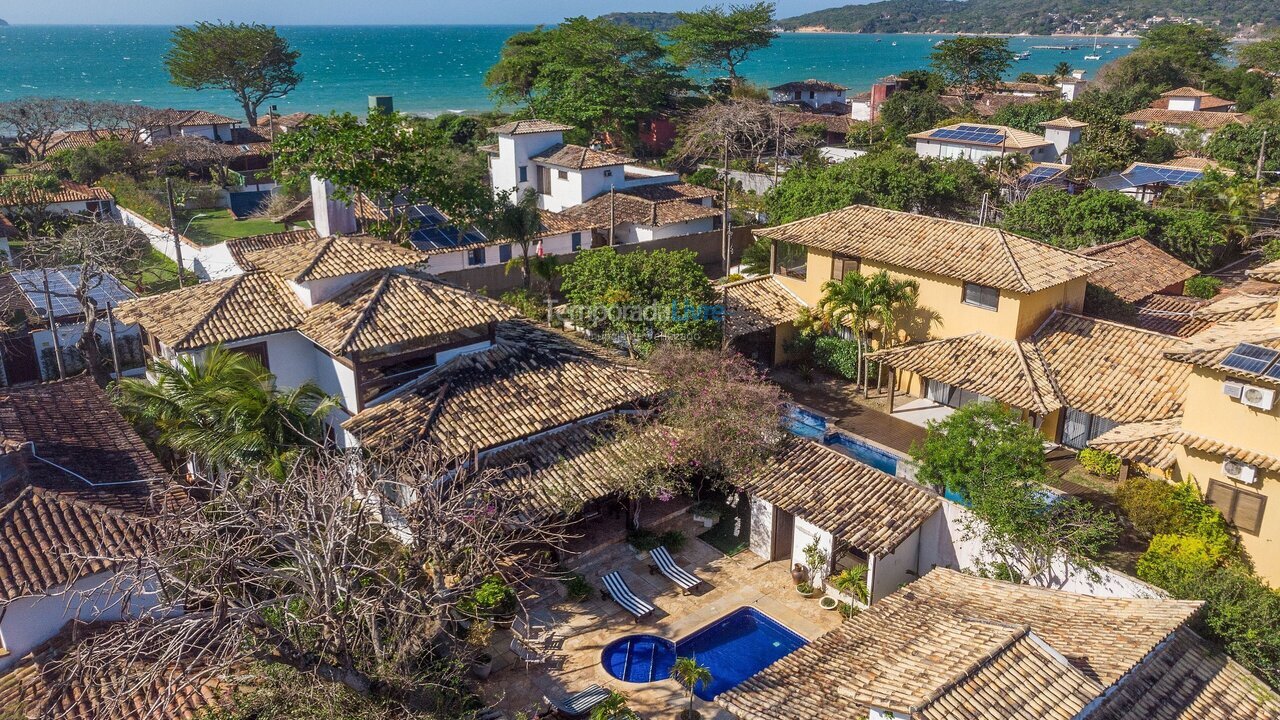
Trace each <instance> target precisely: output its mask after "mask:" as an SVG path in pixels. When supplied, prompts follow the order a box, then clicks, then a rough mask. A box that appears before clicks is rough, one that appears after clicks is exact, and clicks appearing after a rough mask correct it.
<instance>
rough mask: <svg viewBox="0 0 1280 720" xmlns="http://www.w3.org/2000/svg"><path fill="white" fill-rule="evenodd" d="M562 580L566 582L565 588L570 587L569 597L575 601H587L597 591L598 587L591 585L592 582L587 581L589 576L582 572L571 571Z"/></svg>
mask: <svg viewBox="0 0 1280 720" xmlns="http://www.w3.org/2000/svg"><path fill="white" fill-rule="evenodd" d="M560 582H562V583H564V585H565V588H567V589H568V591H569V599H570V600H572V601H573V602H586V601H587V600H590V599H591V597H592V596H593V595H595V592H596V589H595V588H593V587H591V583H589V582H587V578H586V577H584V576H583V574H582V573H571V574H570V575H569V576H568V577H566V578H563V579H562V580H561V581H560Z"/></svg>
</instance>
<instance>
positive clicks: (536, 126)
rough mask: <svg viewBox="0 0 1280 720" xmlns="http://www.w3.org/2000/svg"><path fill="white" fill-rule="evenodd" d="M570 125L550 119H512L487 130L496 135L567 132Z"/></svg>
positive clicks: (570, 128) (571, 127)
mask: <svg viewBox="0 0 1280 720" xmlns="http://www.w3.org/2000/svg"><path fill="white" fill-rule="evenodd" d="M572 129H574V128H573V126H572V125H564V124H561V123H558V122H552V121H550V120H537V119H534V120H513V121H511V122H509V123H504V124H502V125H499V126H497V127H491V128H489V132H491V133H494V134H497V135H530V134H532V133H543V132H568V131H570V130H572Z"/></svg>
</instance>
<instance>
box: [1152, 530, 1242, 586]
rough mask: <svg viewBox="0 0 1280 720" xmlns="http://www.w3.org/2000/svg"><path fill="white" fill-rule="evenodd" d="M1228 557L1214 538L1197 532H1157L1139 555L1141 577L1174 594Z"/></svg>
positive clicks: (1215, 567) (1214, 568) (1209, 571)
mask: <svg viewBox="0 0 1280 720" xmlns="http://www.w3.org/2000/svg"><path fill="white" fill-rule="evenodd" d="M1225 560H1226V558H1225V557H1224V556H1223V554H1222V552H1221V548H1220V547H1218V546H1217V545H1216V544H1215V543H1213V542H1212V541H1210V540H1208V539H1206V538H1202V537H1200V536H1198V535H1156V536H1155V537H1153V538H1151V544H1150V545H1149V546H1147V551H1146V552H1144V553H1143V554H1142V557H1140V558H1138V567H1137V573H1138V577H1139V578H1141V579H1143V580H1146V581H1147V582H1149V583H1151V584H1153V585H1158V586H1160V587H1162V588H1164V589H1166V590H1168V591H1170V592H1172V593H1174V594H1175V595H1183V594H1186V593H1187V587H1188V585H1189V584H1191V583H1194V582H1196V580H1197V578H1200V577H1203V576H1205V575H1207V574H1209V573H1211V572H1213V571H1214V570H1216V569H1217V568H1218V567H1219V566H1220V565H1221V564H1222V563H1223V562H1224V561H1225Z"/></svg>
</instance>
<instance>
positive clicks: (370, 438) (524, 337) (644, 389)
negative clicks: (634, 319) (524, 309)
mask: <svg viewBox="0 0 1280 720" xmlns="http://www.w3.org/2000/svg"><path fill="white" fill-rule="evenodd" d="M657 392H658V386H657V383H656V381H655V380H653V378H652V377H651V376H650V375H649V374H648V373H647V372H646V371H644V370H642V369H640V368H637V367H635V366H633V365H630V364H629V363H626V362H624V361H622V360H619V359H615V358H613V357H611V356H609V355H608V354H606V352H605V351H603V350H601V349H598V348H595V347H589V346H586V345H584V344H580V343H578V342H574V341H572V340H570V339H568V338H565V337H563V336H561V335H558V334H556V333H553V332H550V331H547V330H543V329H540V328H538V327H536V326H534V325H532V324H529V323H526V322H521V321H514V322H510V323H504V324H503V325H501V326H499V328H498V336H497V341H496V343H495V344H494V346H493V347H492V348H490V349H489V350H486V351H483V352H476V353H470V354H466V355H461V356H459V357H456V358H454V359H453V360H450V361H449V362H447V363H445V364H444V365H441V366H440V367H439V368H437V369H436V370H435V371H434V372H432V373H430V374H428V375H425V376H423V377H422V378H421V379H420V380H418V381H416V382H415V383H414V384H413V385H411V386H410V387H409V388H408V389H407V390H404V391H401V392H399V393H398V394H397V395H395V396H394V397H392V398H391V399H389V400H387V401H385V402H383V403H380V404H377V405H374V406H373V407H370V408H367V409H365V410H364V411H362V412H361V413H359V414H358V415H356V416H355V417H353V418H351V419H350V420H347V421H346V422H345V423H344V424H343V427H344V428H346V429H347V430H349V431H351V432H352V433H353V434H354V435H356V436H357V437H359V438H360V440H361V442H362V444H364V445H366V446H369V447H377V448H383V449H388V450H391V449H395V448H401V447H404V446H406V445H409V444H412V443H415V442H419V441H424V440H425V441H428V442H432V443H435V444H436V445H438V446H439V447H440V448H441V450H442V451H443V452H445V453H446V454H449V455H458V454H462V453H465V452H468V451H470V450H473V449H474V450H478V451H479V450H485V449H488V448H493V447H498V446H500V445H504V444H506V443H509V442H513V441H515V440H519V439H521V438H524V437H528V436H530V435H534V434H536V433H540V432H545V431H547V430H551V429H553V428H557V427H560V426H562V425H567V424H569V423H572V422H576V421H579V420H583V419H585V418H588V417H592V416H594V415H598V414H600V413H604V412H608V411H610V410H614V409H617V408H620V407H624V406H629V405H633V404H635V403H638V402H642V401H644V400H645V399H647V398H649V397H650V396H652V395H654V394H655V393H657Z"/></svg>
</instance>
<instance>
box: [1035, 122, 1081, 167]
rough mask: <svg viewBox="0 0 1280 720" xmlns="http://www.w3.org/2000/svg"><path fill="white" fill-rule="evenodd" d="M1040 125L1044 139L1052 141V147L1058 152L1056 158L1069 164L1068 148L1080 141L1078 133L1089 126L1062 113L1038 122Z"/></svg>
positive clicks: (1069, 151)
mask: <svg viewBox="0 0 1280 720" xmlns="http://www.w3.org/2000/svg"><path fill="white" fill-rule="evenodd" d="M1040 127H1042V128H1044V139H1045V140H1048V141H1049V142H1051V143H1053V149H1054V151H1055V152H1056V153H1058V159H1059V160H1061V161H1062V162H1064V163H1068V164H1069V163H1070V162H1071V150H1070V148H1071V146H1073V145H1076V144H1078V143H1079V142H1080V135H1081V134H1082V133H1083V132H1084V129H1085V128H1087V127H1089V123H1087V122H1081V121H1079V120H1073V119H1072V118H1069V117H1067V116H1065V115H1064V116H1062V117H1060V118H1056V119H1053V120H1046V121H1044V122H1042V123H1040Z"/></svg>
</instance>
